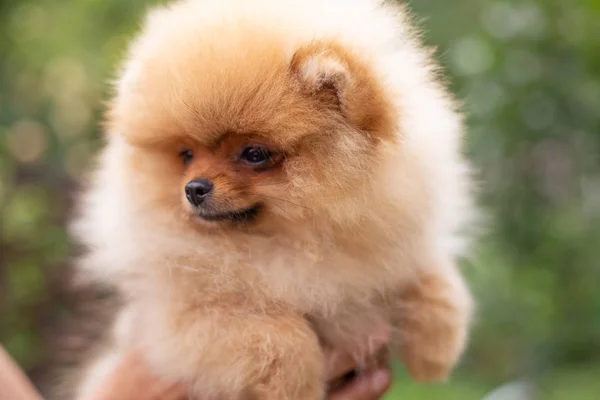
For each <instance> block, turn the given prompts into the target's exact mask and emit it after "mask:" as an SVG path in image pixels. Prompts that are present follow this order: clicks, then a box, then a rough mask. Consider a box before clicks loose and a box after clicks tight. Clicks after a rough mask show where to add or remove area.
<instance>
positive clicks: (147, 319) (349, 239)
mask: <svg viewBox="0 0 600 400" xmlns="http://www.w3.org/2000/svg"><path fill="white" fill-rule="evenodd" d="M413 31H414V30H413V28H411V26H410V23H409V22H408V20H407V16H406V13H405V12H404V11H403V10H401V9H399V8H395V7H392V6H384V5H381V4H379V2H378V1H376V0H348V1H342V0H325V1H320V0H287V1H281V0H277V1H276V0H256V1H253V2H244V1H242V0H221V1H220V2H217V1H214V0H184V1H180V2H176V3H174V4H172V5H171V6H168V7H165V8H159V9H157V10H155V11H153V12H152V13H151V15H150V17H149V19H148V22H147V24H146V26H145V28H144V30H143V32H142V34H141V35H140V37H139V38H138V39H137V40H136V41H135V43H134V44H133V46H132V48H131V52H130V56H129V59H128V61H127V63H126V64H125V68H124V70H123V73H122V74H121V77H120V79H119V81H118V87H117V93H116V95H115V97H114V99H113V101H112V104H111V107H110V110H109V113H108V123H107V131H108V132H107V133H108V134H107V145H106V147H105V149H104V151H103V152H102V155H101V158H100V161H99V167H98V169H97V173H96V175H95V177H94V179H93V180H92V182H91V186H90V188H89V189H88V190H87V192H86V196H85V198H84V199H83V200H82V203H81V204H82V205H81V212H80V215H79V216H78V218H77V219H76V221H75V224H74V234H75V235H77V236H78V237H79V238H81V239H82V240H83V241H84V243H85V244H87V245H88V247H89V251H88V254H87V256H86V257H85V258H84V259H83V260H82V263H81V270H82V272H85V273H87V274H88V276H89V277H90V278H92V279H97V280H100V281H103V282H105V283H106V282H108V283H111V284H113V285H115V286H116V287H118V288H119V289H120V291H121V292H122V293H123V294H124V296H125V297H126V299H127V305H126V307H125V308H124V309H123V312H122V316H121V322H120V324H119V325H118V327H119V329H118V330H117V331H116V333H115V336H116V338H117V342H118V343H119V344H118V348H115V349H113V351H112V352H111V357H114V354H115V353H117V354H118V353H119V352H125V351H128V349H130V348H132V347H133V346H140V347H142V348H143V350H144V352H145V354H146V355H147V357H148V359H149V360H150V362H151V364H152V365H153V366H154V367H155V369H156V370H157V371H158V372H159V373H161V374H163V375H165V376H167V377H171V378H173V379H178V380H183V381H186V382H188V383H189V384H190V387H191V388H192V389H193V390H194V391H196V392H197V393H201V394H202V395H203V396H209V397H210V398H216V399H219V398H226V399H238V398H240V399H241V398H255V399H269V400H270V399H298V400H300V399H307V400H308V399H319V398H322V397H323V395H324V390H325V382H324V380H325V377H324V376H323V374H324V370H325V368H324V360H323V351H322V349H321V347H320V346H322V345H325V346H342V347H343V346H346V347H347V348H348V349H349V350H351V351H354V352H355V353H356V354H357V356H361V355H363V354H365V351H364V349H360V348H358V347H357V343H356V342H355V339H356V338H357V337H360V336H361V335H363V334H364V335H368V333H369V329H372V327H373V326H374V324H390V325H392V326H393V328H394V335H393V340H392V342H393V345H394V346H397V347H398V348H399V354H400V355H401V357H402V358H403V360H404V361H405V362H406V364H407V366H408V369H409V371H410V372H411V373H412V374H413V375H414V376H415V377H416V378H418V379H422V380H431V379H440V378H444V377H446V376H447V375H448V373H449V372H450V370H451V369H452V368H453V366H454V365H455V363H456V362H457V360H458V359H459V357H460V355H461V353H462V351H463V349H464V347H465V342H466V339H467V331H468V324H469V319H470V315H471V300H470V297H469V294H468V291H467V289H466V287H465V285H464V283H463V282H462V279H461V277H460V275H459V273H458V271H457V269H456V268H455V266H454V265H455V262H456V260H457V258H458V257H459V256H460V255H462V254H463V253H464V246H463V243H464V241H465V239H466V238H465V236H464V235H463V229H464V228H465V227H466V226H468V224H470V222H471V214H472V205H471V201H470V200H471V196H470V193H469V186H470V179H469V174H468V168H467V165H466V163H465V162H464V160H463V159H462V157H461V154H460V143H461V124H460V119H459V117H458V115H457V113H456V112H455V111H454V106H453V104H452V102H451V100H450V99H449V96H448V95H447V94H446V92H445V90H444V88H443V87H442V86H441V85H439V84H438V83H437V82H436V81H435V79H434V78H433V72H432V71H433V70H434V69H435V68H434V67H433V64H432V63H431V61H430V60H429V58H428V54H427V52H426V51H425V50H424V49H423V48H422V47H421V45H420V44H419V43H418V41H417V40H416V39H415V38H414V34H413ZM249 145H260V146H263V147H265V148H267V149H269V150H271V151H272V152H273V155H272V157H273V159H272V160H271V163H270V164H269V165H268V168H262V169H261V168H255V167H252V166H249V165H247V164H244V163H243V162H241V161H240V160H239V155H240V153H241V152H242V150H243V149H244V148H245V147H247V146H249ZM182 150H189V151H191V153H190V154H193V157H192V158H191V159H190V160H189V162H187V163H184V162H183V161H182V159H181V157H180V156H179V154H180V153H181V151H182ZM198 178H203V179H209V180H210V181H211V182H212V183H213V184H214V190H213V192H212V194H211V197H210V199H209V200H207V201H206V203H203V206H202V207H204V208H206V209H207V210H209V211H210V212H214V213H229V212H235V211H238V210H242V209H247V208H249V207H253V206H254V205H257V204H260V205H261V208H260V212H259V214H258V216H257V218H256V219H255V220H252V221H248V222H247V223H239V222H233V221H220V222H214V221H207V220H205V219H203V218H200V217H199V216H198V214H197V209H196V208H194V207H192V206H191V205H190V204H189V202H188V201H187V200H186V195H185V193H184V192H185V190H184V188H185V186H186V184H187V183H188V182H189V181H191V180H193V179H198ZM99 362H101V361H99ZM93 380H94V377H93V376H90V377H89V379H88V381H87V382H86V383H85V384H84V385H83V386H82V388H84V389H82V391H81V393H80V396H81V397H84V396H85V395H86V394H87V393H89V392H90V391H91V390H93V387H94V384H93V382H92V381H93ZM203 398H206V397H203Z"/></svg>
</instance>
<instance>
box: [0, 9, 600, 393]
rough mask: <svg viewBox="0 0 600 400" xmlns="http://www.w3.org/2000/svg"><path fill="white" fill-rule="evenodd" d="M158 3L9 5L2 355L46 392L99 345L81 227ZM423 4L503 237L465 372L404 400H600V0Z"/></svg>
mask: <svg viewBox="0 0 600 400" xmlns="http://www.w3.org/2000/svg"><path fill="white" fill-rule="evenodd" d="M282 1H283V0H282ZM151 3H152V1H143V0H129V1H124V0H71V1H64V0H20V1H17V0H8V1H6V0H4V1H1V2H0V312H1V319H0V341H1V343H2V345H4V346H5V347H6V348H7V349H8V350H9V352H10V353H11V354H12V355H13V356H14V357H15V358H16V359H17V360H18V362H19V363H20V364H21V365H22V366H23V368H25V369H26V371H27V372H28V373H29V374H30V376H31V377H32V379H34V381H35V382H36V383H38V384H41V382H43V381H44V380H43V377H48V371H49V370H51V368H52V367H53V366H55V365H57V364H59V363H61V362H63V361H65V360H66V361H68V360H69V358H70V357H73V353H77V352H80V351H81V349H82V348H84V347H85V343H86V342H85V339H82V338H81V337H78V336H75V335H73V334H71V333H70V330H69V329H66V328H65V326H68V325H69V323H70V321H72V320H74V319H76V318H75V317H76V316H77V315H78V313H80V314H81V313H85V310H83V311H82V309H81V304H83V303H85V300H86V299H87V297H89V296H87V294H86V293H83V294H82V293H76V292H73V290H71V289H70V288H69V286H68V284H67V282H68V280H67V276H68V275H67V269H68V266H69V265H70V263H71V257H72V255H73V254H74V251H75V249H74V248H73V247H72V245H71V243H70V241H69V238H68V236H67V235H66V233H65V228H64V226H65V219H66V217H67V215H68V213H69V208H70V207H71V205H72V199H73V195H74V193H75V191H76V189H77V187H78V180H79V179H80V178H81V177H82V176H83V173H84V172H85V171H86V169H87V168H89V164H90V160H91V158H90V157H91V155H92V154H93V153H94V151H95V149H97V147H98V144H99V139H98V138H99V126H98V121H99V118H100V116H101V112H102V107H103V105H102V101H103V100H104V99H106V97H107V93H108V91H109V85H108V81H109V79H110V77H111V76H112V75H113V73H114V70H115V66H116V65H117V62H118V61H119V59H120V57H121V56H122V55H123V49H124V46H125V44H126V43H127V40H128V38H129V37H130V36H131V35H132V34H133V33H134V32H135V31H136V29H137V26H138V23H139V21H140V17H141V16H142V15H143V13H144V11H145V9H147V7H148V6H149V5H151ZM410 6H411V8H412V9H413V10H414V12H415V13H416V16H417V17H418V20H419V22H420V25H421V26H422V27H423V28H424V29H425V30H426V33H427V36H426V40H427V42H428V43H429V44H432V45H435V46H437V47H438V59H439V60H440V62H441V63H442V64H443V65H444V66H445V67H446V69H447V72H448V74H449V75H450V83H451V87H452V89H453V90H454V91H455V93H457V95H458V97H459V98H460V99H461V100H462V101H464V104H465V105H464V109H465V111H466V112H467V115H468V120H467V121H468V152H469V156H470V157H471V159H472V160H473V162H474V163H475V165H476V166H477V168H478V169H479V171H480V177H481V181H482V188H481V196H480V200H481V204H482V205H483V206H484V207H485V208H486V210H487V212H488V213H489V221H488V222H489V223H488V228H489V229H488V233H487V234H486V235H485V237H484V238H483V240H482V241H481V243H480V245H479V246H478V247H477V251H476V252H475V255H474V257H473V258H472V259H470V260H468V261H467V262H465V265H464V271H465V273H466V274H467V276H468V278H469V281H470V284H471V285H472V287H473V289H474V292H475V295H476V297H477V299H478V317H477V321H476V326H475V332H474V336H473V340H472V344H471V346H470V350H469V353H468V355H467V357H466V358H465V360H464V362H463V363H462V365H461V368H460V369H459V371H458V372H457V374H456V375H455V376H454V378H453V379H452V381H451V382H450V383H447V384H444V385H435V386H422V385H417V384H415V383H412V382H411V381H410V380H409V379H407V378H406V377H405V375H404V373H403V371H402V370H401V368H400V367H399V369H398V378H399V379H398V381H397V383H396V385H395V388H394V390H393V391H392V393H391V394H390V395H389V399H411V400H412V399H434V400H435V399H442V400H444V399H460V400H469V399H482V398H484V397H485V396H489V394H490V393H491V392H492V391H493V390H495V389H497V388H498V387H500V386H504V388H503V389H502V390H501V391H500V392H496V394H495V395H494V396H496V397H493V396H490V397H489V398H493V399H495V400H498V399H561V400H562V399H573V400H578V399H585V400H589V399H590V400H591V399H597V398H600V265H599V264H600V156H599V155H600V131H599V128H600V0H579V1H564V0H538V1H533V0H514V1H513V0H494V1H485V0H452V1H450V0H413V1H412V2H410ZM88 328H89V329H92V330H93V329H97V326H94V325H93V323H92V324H91V325H90V324H88ZM505 385H508V386H505ZM519 396H524V397H519ZM7 400H8V399H7Z"/></svg>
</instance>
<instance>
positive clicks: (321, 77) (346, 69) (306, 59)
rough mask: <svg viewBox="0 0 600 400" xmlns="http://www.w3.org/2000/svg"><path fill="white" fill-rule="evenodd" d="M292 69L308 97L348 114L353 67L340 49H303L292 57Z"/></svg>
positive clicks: (321, 46)
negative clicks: (351, 68)
mask: <svg viewBox="0 0 600 400" xmlns="http://www.w3.org/2000/svg"><path fill="white" fill-rule="evenodd" d="M291 69H292V72H293V74H294V75H295V77H296V79H297V80H298V81H299V82H300V85H301V87H302V90H303V91H304V92H305V93H307V94H308V95H310V96H313V97H314V98H316V99H318V100H320V101H321V102H322V103H323V105H324V106H327V107H332V108H337V109H339V110H340V111H342V112H344V111H346V110H345V108H346V105H347V102H348V100H349V99H348V94H349V92H350V90H351V88H352V86H353V81H352V73H351V70H350V65H349V64H348V62H347V60H346V57H345V55H344V54H343V52H342V51H341V50H340V49H339V48H336V47H334V46H333V45H330V44H327V43H323V42H314V43H311V44H309V45H306V46H303V47H301V48H300V49H298V50H297V51H296V53H295V54H294V56H293V57H292V62H291Z"/></svg>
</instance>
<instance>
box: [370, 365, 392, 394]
mask: <svg viewBox="0 0 600 400" xmlns="http://www.w3.org/2000/svg"><path fill="white" fill-rule="evenodd" d="M390 381H391V376H390V373H389V371H387V370H385V369H380V370H378V371H377V372H375V373H374V374H373V378H371V384H372V385H373V389H374V390H375V391H377V392H383V391H384V390H386V389H387V387H388V386H389V384H390Z"/></svg>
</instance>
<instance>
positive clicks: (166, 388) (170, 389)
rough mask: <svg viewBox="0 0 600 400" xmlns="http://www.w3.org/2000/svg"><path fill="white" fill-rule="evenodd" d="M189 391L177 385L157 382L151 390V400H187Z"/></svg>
mask: <svg viewBox="0 0 600 400" xmlns="http://www.w3.org/2000/svg"><path fill="white" fill-rule="evenodd" d="M189 398H190V396H189V390H188V389H187V388H186V387H185V386H184V385H180V384H177V383H170V382H159V383H157V384H156V386H155V387H154V388H153V390H152V395H151V396H150V399H151V400H188V399H189Z"/></svg>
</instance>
